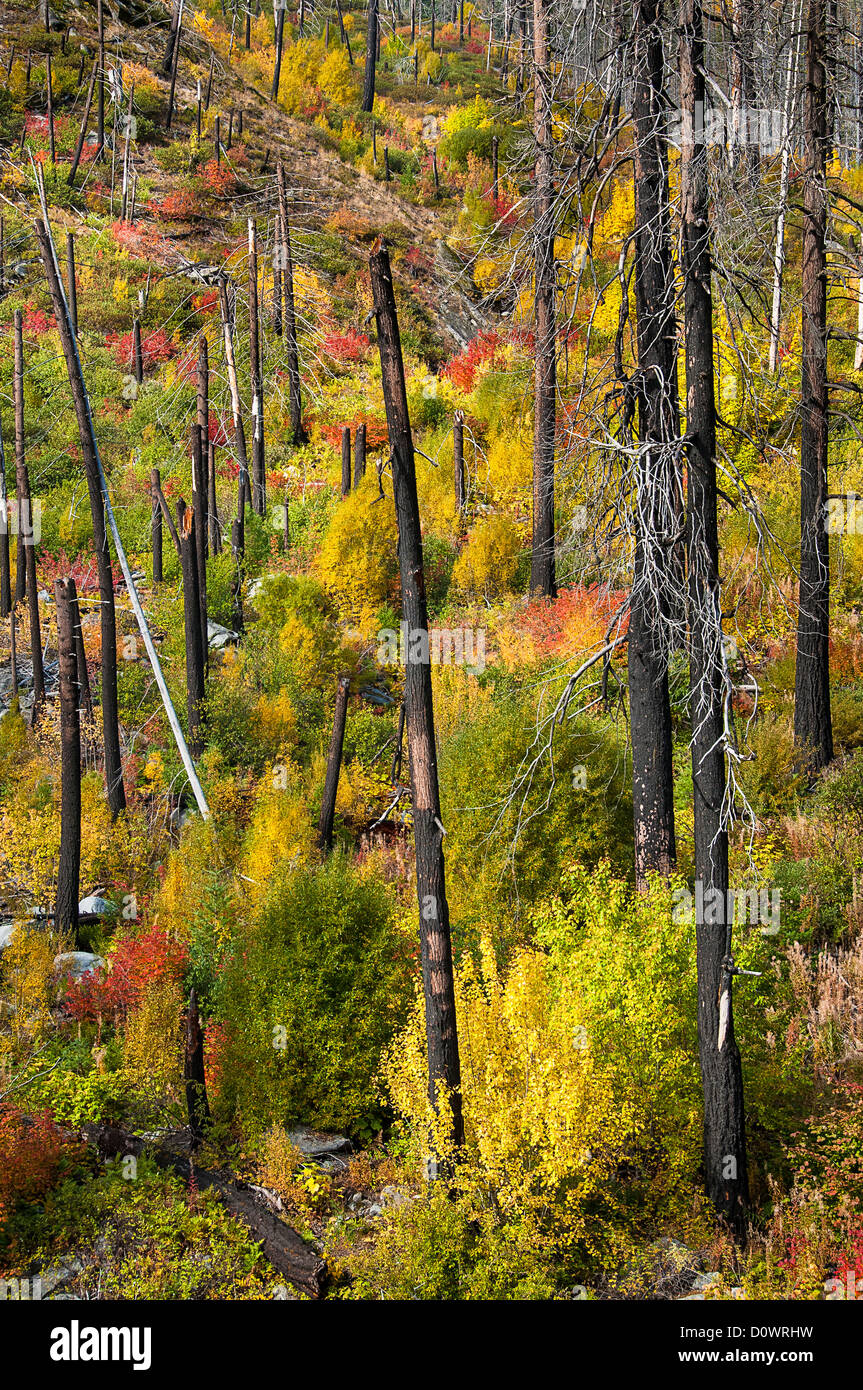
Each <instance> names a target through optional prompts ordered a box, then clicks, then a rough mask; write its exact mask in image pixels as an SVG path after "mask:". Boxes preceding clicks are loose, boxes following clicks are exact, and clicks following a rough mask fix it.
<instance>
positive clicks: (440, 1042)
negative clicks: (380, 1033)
mask: <svg viewBox="0 0 863 1390" xmlns="http://www.w3.org/2000/svg"><path fill="white" fill-rule="evenodd" d="M369 267H370V271H371V283H372V296H373V301H374V309H375V316H376V319H377V330H378V347H379V351H380V359H381V375H382V384H383V394H384V404H385V406H386V413H387V427H388V430H389V440H390V449H391V452H392V476H393V498H394V501H395V511H396V522H397V525H398V554H399V571H400V575H401V590H402V614H403V620H404V621H405V622H406V623H407V628H408V632H409V633H410V634H411V652H410V653H409V659H408V664H407V669H406V672H405V704H406V710H407V713H406V723H407V737H408V759H409V763H410V782H411V801H412V805H413V817H414V843H415V846H416V866H417V894H418V897H419V905H420V949H421V954H422V974H423V990H424V994H425V1008H426V1039H427V1043H428V1083H429V1100H430V1101H431V1104H432V1105H433V1106H434V1107H435V1109H436V1110H437V1109H438V1108H439V1107H440V1106H441V1104H442V1103H443V1104H447V1103H448V1104H449V1105H450V1106H451V1124H450V1129H449V1139H450V1141H451V1143H452V1145H454V1146H455V1147H459V1146H460V1145H461V1144H462V1143H463V1141H464V1123H463V1120H462V1105H461V1069H460V1063H459V1050H458V1035H457V1032H456V1016H455V988H454V981H453V963H452V943H451V941H450V926H449V906H448V903H447V896H446V877H445V867H444V854H443V836H444V828H443V825H442V823H441V815H440V792H439V788H438V772H437V749H436V746H435V729H434V708H433V704H432V681H431V665H430V660H429V657H430V653H429V637H428V613H427V608H426V594H425V579H424V575H423V551H422V535H421V530H420V515H419V502H418V499H417V483H416V469H415V463H414V447H413V439H412V437H411V425H410V418H409V415H408V402H407V392H406V389H405V376H404V364H403V360H402V348H401V339H400V336H399V326H398V319H397V316H396V303H395V294H394V291H393V280H392V272H391V270H390V260H389V255H388V253H387V250H386V248H385V247H384V246H383V245H382V244H381V243H380V242H377V243H376V244H375V246H374V247H373V248H372V254H371V257H370V261H369ZM417 646H418V647H419V651H418V652H417ZM442 1091H443V1093H444V1094H441V1092H442Z"/></svg>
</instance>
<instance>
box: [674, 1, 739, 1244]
mask: <svg viewBox="0 0 863 1390" xmlns="http://www.w3.org/2000/svg"><path fill="white" fill-rule="evenodd" d="M680 18H681V39H680V100H681V108H682V113H683V120H684V127H685V128H686V126H687V125H688V131H689V138H687V137H686V136H684V139H683V141H682V145H681V173H680V177H681V203H682V214H681V234H682V261H683V275H684V314H685V335H686V434H687V439H688V440H689V446H688V450H687V462H688V468H687V484H688V497H687V513H688V516H687V554H688V561H689V566H688V585H689V595H688V596H689V645H690V701H691V709H692V789H693V809H694V841H695V844H694V859H695V880H696V883H699V882H700V883H701V885H702V902H720V901H721V903H722V911H721V913H719V914H716V915H718V917H719V920H717V921H715V922H714V921H712V920H711V921H700V922H699V921H698V920H696V926H695V939H696V951H697V965H698V1039H699V1052H700V1056H701V1075H702V1084H703V1087H704V1173H705V1182H706V1187H707V1191H708V1195H709V1196H710V1199H711V1201H712V1202H713V1204H714V1206H715V1207H716V1209H717V1211H718V1212H719V1213H720V1215H721V1216H722V1217H723V1218H724V1219H725V1220H727V1221H728V1222H729V1223H730V1224H731V1225H732V1226H733V1227H734V1228H735V1229H736V1230H737V1231H738V1232H740V1233H742V1232H743V1228H744V1222H745V1213H746V1205H747V1201H748V1180H747V1164H746V1126H745V1116H744V1108H743V1074H742V1069H741V1062H740V1053H739V1051H738V1048H737V1043H736V1041H735V1037H734V1016H733V1010H732V999H731V980H732V975H731V969H730V967H729V966H728V963H727V961H726V955H727V953H728V946H729V943H730V928H731V923H730V922H726V915H727V903H728V834H727V832H726V829H725V826H724V824H723V816H722V808H723V803H724V799H725V719H724V691H725V659H724V655H723V644H722V605H721V598H720V579H719V540H718V528H717V491H716V401H715V394H714V383H713V304H712V298H711V253H710V193H709V186H708V162H707V161H708V152H707V146H706V145H705V144H704V143H703V142H698V141H697V140H696V137H695V130H694V127H695V122H696V119H697V117H696V113H697V111H698V110H699V108H700V109H701V110H703V105H704V99H705V82H704V76H703V64H704V42H703V20H702V11H701V0H683V3H682V6H681V16H680ZM708 895H710V896H709V897H708ZM701 915H702V916H708V915H709V916H711V917H712V916H713V915H714V914H712V913H711V914H704V913H702V914H701ZM732 915H733V914H732ZM723 995H724V998H723ZM720 1014H722V1017H723V1023H724V1027H723V1029H722V1031H721V1028H720ZM720 1033H721V1036H720Z"/></svg>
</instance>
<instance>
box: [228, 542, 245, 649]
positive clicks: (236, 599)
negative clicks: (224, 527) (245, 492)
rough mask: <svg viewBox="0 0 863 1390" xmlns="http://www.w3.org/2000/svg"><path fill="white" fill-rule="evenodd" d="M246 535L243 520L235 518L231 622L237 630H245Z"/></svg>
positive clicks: (232, 545) (232, 543) (232, 547)
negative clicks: (244, 553) (244, 572)
mask: <svg viewBox="0 0 863 1390" xmlns="http://www.w3.org/2000/svg"><path fill="white" fill-rule="evenodd" d="M244 548H245V535H244V528H243V522H242V520H241V519H238V518H236V517H235V518H234V520H233V521H232V522H231V554H232V555H233V557H234V579H233V583H232V585H231V614H232V616H231V622H232V623H233V625H234V630H235V632H242V630H243V621H244V620H243V552H244Z"/></svg>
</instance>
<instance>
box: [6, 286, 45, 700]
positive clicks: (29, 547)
mask: <svg viewBox="0 0 863 1390" xmlns="http://www.w3.org/2000/svg"><path fill="white" fill-rule="evenodd" d="M22 323H23V318H22V314H21V310H20V309H16V310H15V366H14V371H13V377H12V392H13V395H14V399H15V473H16V481H17V493H18V573H19V575H20V574H21V573H22V571H23V572H24V573H26V576H27V579H26V589H27V607H28V612H29V616H30V659H31V661H32V664H33V725H34V727H35V725H36V724H37V723H38V721H39V716H40V715H41V713H42V710H43V709H44V707H45V673H44V670H43V667H42V631H41V626H40V622H39V587H38V585H37V583H36V533H35V526H34V522H33V502H32V499H31V497H30V474H29V471H28V469H27V457H26V453H25V450H24V339H23V329H22Z"/></svg>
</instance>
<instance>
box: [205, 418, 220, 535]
mask: <svg viewBox="0 0 863 1390" xmlns="http://www.w3.org/2000/svg"><path fill="white" fill-rule="evenodd" d="M207 492H208V499H207V522H208V525H209V532H210V553H211V554H212V555H221V553H222V527H221V525H220V523H219V510H218V504H217V502H216V446H215V445H214V443H213V441H212V440H210V441H209V443H208V446H207Z"/></svg>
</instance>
